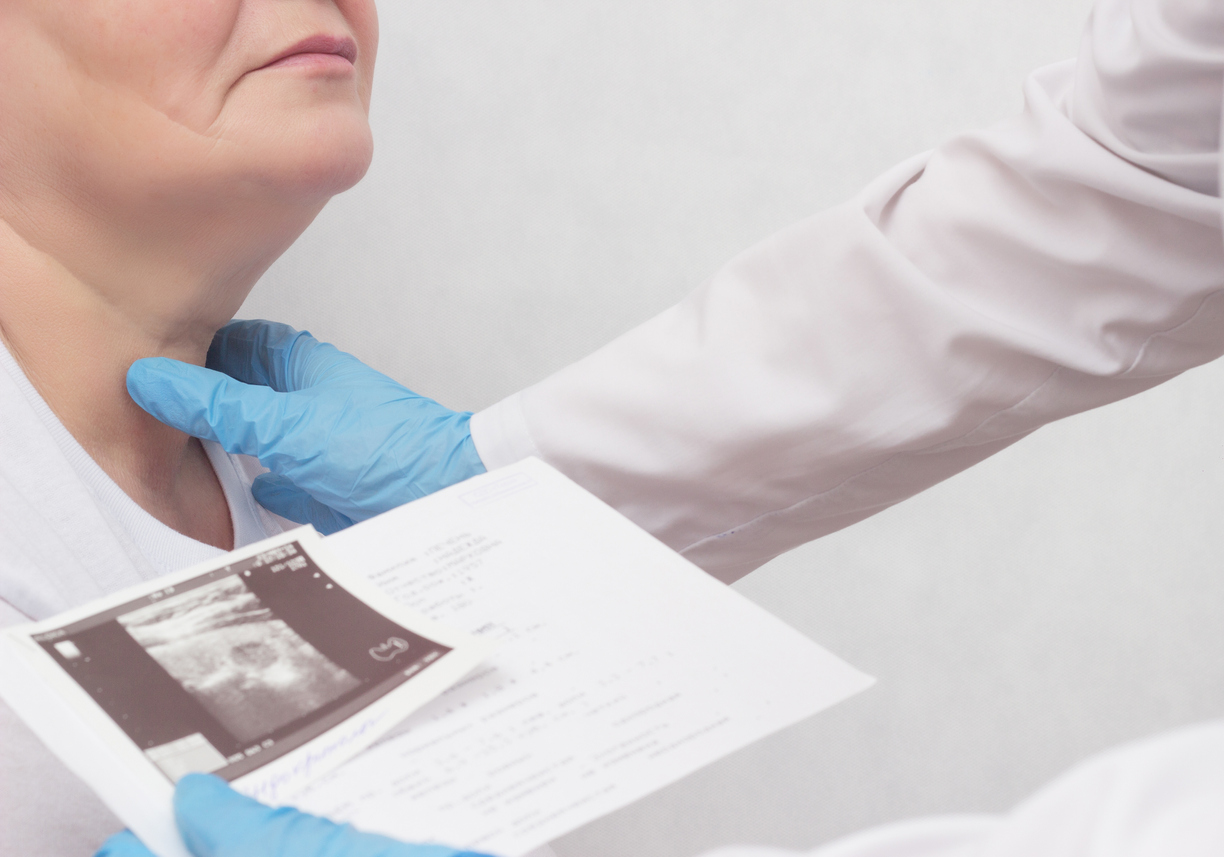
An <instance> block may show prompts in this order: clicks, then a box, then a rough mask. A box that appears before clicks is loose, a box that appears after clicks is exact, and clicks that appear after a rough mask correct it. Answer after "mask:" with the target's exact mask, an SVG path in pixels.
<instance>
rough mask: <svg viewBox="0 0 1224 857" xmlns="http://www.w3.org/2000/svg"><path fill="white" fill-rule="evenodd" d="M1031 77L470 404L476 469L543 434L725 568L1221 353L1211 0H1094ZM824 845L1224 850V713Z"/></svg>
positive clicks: (544, 442)
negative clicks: (1018, 97) (901, 157)
mask: <svg viewBox="0 0 1224 857" xmlns="http://www.w3.org/2000/svg"><path fill="white" fill-rule="evenodd" d="M1025 98H1026V107H1025V109H1024V111H1023V112H1022V113H1021V114H1020V115H1018V116H1016V117H1015V118H1013V119H1011V120H1008V121H1006V122H1003V123H1001V124H999V125H996V126H994V127H992V128H989V129H987V130H985V131H980V132H974V133H968V134H964V135H962V136H959V137H957V138H955V139H953V140H951V141H950V142H948V143H947V144H945V145H943V146H941V147H939V148H938V149H936V150H935V151H933V152H930V153H927V154H924V155H921V156H918V157H915V158H913V159H912V160H910V161H907V162H906V163H903V164H901V165H899V166H897V167H896V168H894V169H893V170H891V171H890V172H888V173H886V174H885V175H883V176H881V177H880V178H879V179H877V180H876V181H875V182H874V183H872V184H871V185H870V186H869V187H868V188H866V189H865V190H864V191H863V192H862V193H861V194H859V195H858V196H857V197H856V198H854V199H853V200H851V201H850V202H848V203H846V204H845V205H842V206H840V207H837V208H834V209H832V210H830V211H827V212H824V213H822V214H818V215H816V216H814V217H812V218H810V219H808V220H806V221H804V222H802V223H799V224H797V225H795V226H793V227H792V228H790V229H788V230H785V231H783V232H781V233H779V234H778V235H775V236H773V237H772V238H769V239H768V240H766V241H764V242H762V243H760V244H758V245H757V246H755V247H753V248H751V249H749V250H748V251H746V252H745V253H743V254H741V255H740V256H738V257H737V258H735V259H733V260H732V261H731V262H730V263H728V264H727V265H726V266H725V267H724V268H723V269H722V270H721V271H719V272H718V273H717V274H716V275H715V276H714V277H713V279H711V280H710V281H709V282H708V283H706V284H705V285H703V286H702V287H701V288H699V289H697V290H696V291H695V292H694V293H693V294H691V295H690V296H689V297H688V298H687V299H685V300H684V301H683V302H682V303H680V304H679V305H678V306H676V307H673V308H672V309H671V310H669V311H667V312H665V313H663V314H662V315H660V316H658V317H657V318H655V319H653V320H651V321H649V322H647V323H646V324H644V325H642V326H641V327H639V328H637V329H636V330H633V331H631V332H630V333H628V334H626V335H625V336H623V337H621V338H620V339H618V340H616V341H614V342H612V343H611V344H610V345H608V346H606V347H605V348H603V349H602V350H600V351H598V352H596V353H595V354H593V355H592V356H590V357H588V358H587V359H585V360H583V361H580V362H579V363H577V364H575V365H573V366H571V367H569V368H567V369H565V370H563V371H561V372H559V373H557V374H556V375H554V376H553V377H551V378H548V379H546V380H545V381H543V382H542V383H540V384H537V385H536V386H534V387H531V388H529V389H527V390H525V391H523V392H521V393H519V394H517V395H515V396H512V397H511V398H509V399H507V400H505V401H503V402H501V403H499V404H497V405H495V406H494V407H492V408H490V409H488V410H486V411H483V412H481V413H479V414H477V415H476V416H475V417H474V418H473V420H472V434H473V438H474V440H475V442H476V446H477V449H478V450H479V452H480V455H481V457H482V458H483V459H484V461H485V463H486V464H487V465H488V466H489V467H490V468H493V467H497V466H499V465H502V464H506V463H510V462H512V461H515V460H518V459H520V458H522V457H525V456H527V455H537V456H539V457H541V458H543V459H544V460H546V461H548V462H550V463H552V464H553V465H554V466H556V467H558V468H559V469H561V470H562V471H563V472H565V473H566V474H568V475H569V476H570V477H571V478H573V479H574V480H575V481H577V482H579V483H580V484H582V485H584V486H585V487H586V488H588V489H590V490H591V491H593V492H594V493H595V494H597V495H598V496H600V497H602V498H603V499H604V500H606V501H607V502H609V503H610V504H612V505H613V506H615V507H617V508H618V509H620V510H621V511H622V512H623V513H624V514H626V515H627V516H629V517H630V518H632V519H633V520H635V521H636V522H638V523H639V524H641V525H642V526H643V527H645V528H646V529H647V530H649V531H650V532H652V533H654V534H655V535H656V536H658V537H659V538H660V539H662V540H663V541H664V542H666V543H667V544H669V545H671V546H672V547H673V548H675V549H676V550H678V551H680V552H681V553H683V554H684V555H685V556H686V557H688V558H689V559H691V560H692V561H693V562H695V563H696V564H697V565H699V566H701V567H703V568H705V569H706V570H707V571H709V572H710V573H711V574H713V575H714V576H716V577H718V578H720V579H722V580H725V581H728V582H730V581H733V580H735V579H737V578H739V577H741V576H743V575H744V574H747V573H748V572H749V571H751V570H753V569H754V568H756V567H758V566H760V565H761V564H763V563H764V562H766V561H767V560H769V559H771V558H772V557H774V556H777V555H778V554H780V553H782V552H784V551H786V550H788V549H790V548H792V547H795V546H796V545H799V544H801V543H803V542H806V541H810V540H812V539H814V538H817V537H819V536H822V535H825V534H827V533H830V532H833V531H835V530H837V529H840V528H842V527H845V526H847V525H849V524H852V523H854V522H856V521H859V520H861V519H863V518H865V517H867V516H869V515H872V514H874V513H876V512H878V511H880V510H882V509H884V508H887V507H888V506H890V505H892V504H894V503H897V502H899V501H901V500H903V499H905V498H907V497H910V496H912V495H913V494H915V493H917V492H919V491H921V490H923V489H925V488H927V487H929V486H931V485H933V484H935V483H936V482H939V481H941V480H943V479H946V478H948V477H949V476H952V475H953V474H955V473H957V472H959V471H960V470H963V469H964V468H966V467H969V466H971V465H973V464H975V463H977V462H979V461H981V460H982V459H984V458H986V457H987V456H989V455H991V454H993V453H995V452H997V451H999V450H1001V449H1003V448H1004V447H1006V446H1008V445H1009V444H1012V443H1014V442H1016V441H1017V440H1020V439H1021V438H1023V437H1024V436H1025V435H1027V434H1029V433H1030V432H1032V431H1034V430H1035V429H1037V428H1039V427H1040V426H1042V425H1044V424H1045V423H1048V422H1051V421H1053V420H1057V419H1059V418H1062V417H1065V416H1069V415H1071V414H1074V413H1077V412H1079V411H1083V410H1087V409H1089V408H1094V407H1098V406H1100V405H1103V404H1106V403H1108V402H1112V401H1115V400H1117V399H1121V398H1124V397H1126V396H1130V395H1133V394H1135V393H1138V392H1141V391H1143V390H1145V389H1148V388H1149V387H1152V386H1154V385H1156V384H1159V383H1161V382H1162V381H1165V380H1168V379H1169V378H1172V377H1174V376H1176V375H1178V374H1179V373H1181V372H1184V371H1185V370H1187V369H1189V368H1192V367H1194V366H1197V365H1200V364H1202V363H1205V362H1207V361H1210V360H1214V359H1215V358H1217V357H1219V356H1220V355H1221V354H1224V240H1222V236H1221V200H1220V138H1221V135H1220V126H1221V103H1222V98H1224V0H1099V2H1098V3H1097V5H1096V9H1095V11H1094V13H1093V16H1092V18H1091V20H1090V22H1089V24H1088V26H1087V29H1086V31H1085V34H1084V38H1083V42H1082V45H1081V49H1080V53H1079V57H1078V58H1077V59H1076V60H1074V61H1068V62H1065V63H1060V64H1057V65H1054V66H1050V67H1047V68H1044V69H1041V70H1039V71H1037V72H1035V73H1034V74H1033V75H1032V76H1031V77H1030V79H1029V80H1028V82H1027V84H1026V86H1025ZM1221 656H1222V657H1224V654H1222V655H1221ZM736 853H747V852H736ZM751 853H766V852H759V851H752V852H751ZM820 853H821V855H822V857H824V855H827V857H834V855H836V857H851V855H853V857H885V855H887V857H918V855H924V857H925V855H952V854H956V855H966V857H967V855H991V857H1020V855H1024V857H1062V855H1067V856H1068V857H1070V855H1076V856H1077V857H1080V855H1082V857H1088V855H1092V857H1097V855H1128V857H1129V855H1134V857H1138V855H1144V857H1148V855H1153V857H1154V855H1168V857H1198V855H1204V857H1205V855H1208V854H1210V855H1213V857H1220V856H1221V855H1224V723H1220V724H1208V725H1207V726H1204V727H1200V728H1197V729H1194V730H1190V731H1187V732H1184V733H1179V734H1177V735H1174V736H1168V737H1165V738H1161V739H1157V740H1156V742H1155V743H1148V744H1144V745H1140V746H1138V747H1134V748H1129V749H1123V750H1120V751H1115V752H1114V753H1113V754H1110V755H1107V756H1105V757H1102V758H1101V759H1099V760H1096V761H1094V762H1090V763H1089V764H1088V766H1087V767H1086V768H1082V769H1080V770H1078V771H1075V772H1072V774H1069V775H1068V777H1066V778H1064V779H1063V780H1062V781H1060V782H1058V783H1056V784H1054V785H1053V786H1051V787H1050V788H1049V789H1048V790H1046V791H1045V792H1043V793H1041V794H1039V795H1038V796H1037V797H1036V798H1034V799H1033V800H1032V801H1030V802H1028V803H1027V804H1025V805H1023V806H1022V807H1020V808H1019V809H1017V810H1016V811H1015V812H1014V813H1013V814H1011V815H1010V816H1007V817H1005V818H959V819H942V820H931V821H927V822H920V823H916V824H914V825H908V826H903V827H902V828H895V829H892V830H884V831H880V832H877V833H872V834H866V835H864V837H862V838H860V839H858V840H855V841H847V842H845V843H843V844H841V845H836V846H830V847H829V849H828V850H822V851H821V852H820Z"/></svg>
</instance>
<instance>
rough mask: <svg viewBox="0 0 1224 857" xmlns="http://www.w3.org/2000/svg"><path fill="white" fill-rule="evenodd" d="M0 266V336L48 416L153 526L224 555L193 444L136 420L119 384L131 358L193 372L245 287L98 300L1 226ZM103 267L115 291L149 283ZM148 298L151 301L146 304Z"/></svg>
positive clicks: (170, 289)
mask: <svg viewBox="0 0 1224 857" xmlns="http://www.w3.org/2000/svg"><path fill="white" fill-rule="evenodd" d="M0 259H3V260H4V262H3V265H0V337H2V338H3V340H4V343H5V345H6V346H7V347H8V349H9V351H10V352H11V353H12V355H13V357H14V358H15V359H16V361H17V363H18V364H19V365H20V366H21V368H22V369H23V371H24V372H25V374H26V376H27V377H28V378H29V380H30V382H31V384H32V385H33V386H34V388H35V389H36V390H37V391H38V392H39V394H40V395H41V396H42V397H43V399H44V400H45V401H46V402H47V404H48V405H49V406H50V408H51V410H52V411H53V412H54V413H55V415H56V416H57V417H58V418H59V419H60V421H61V422H62V423H63V424H64V426H65V427H66V428H67V429H68V431H69V432H70V433H71V434H72V435H73V437H74V438H76V440H77V441H78V442H79V443H80V444H81V446H82V447H84V449H85V451H86V452H87V453H89V455H90V456H91V457H92V458H93V459H94V461H95V462H97V463H98V465H99V466H100V467H101V468H102V470H103V471H104V472H105V473H106V474H107V475H108V476H110V477H111V478H112V479H113V480H114V481H115V482H116V484H118V485H119V487H120V488H121V489H122V490H123V491H124V492H125V493H126V494H127V495H128V496H129V497H131V498H132V499H133V500H134V501H135V502H136V503H137V504H138V505H140V507H141V508H143V509H144V510H145V511H147V512H148V513H149V514H151V515H152V516H153V517H154V518H156V519H157V520H159V521H161V522H162V523H163V524H165V525H167V526H168V527H171V528H172V529H174V530H176V531H178V532H180V533H182V534H184V535H186V536H189V537H191V538H193V539H196V540H197V541H201V542H204V543H206V544H210V545H213V546H214V547H218V548H221V549H224V550H230V549H232V548H233V546H234V534H233V527H232V523H231V518H230V511H229V507H228V504H227V503H226V500H225V495H224V493H223V491H222V489H221V484H220V482H219V481H218V480H217V476H216V474H215V472H214V471H213V469H212V466H211V464H210V462H209V461H208V458H207V455H206V453H205V451H204V448H203V446H202V444H201V443H200V442H199V441H198V440H196V439H194V438H191V437H189V436H187V435H185V434H182V433H181V432H178V431H175V430H173V429H170V428H168V427H167V426H165V425H162V424H161V423H159V422H158V421H157V420H155V419H153V418H152V417H151V416H149V415H148V414H147V413H145V412H144V411H143V410H141V409H140V408H139V407H138V406H137V405H136V404H135V403H134V402H133V401H132V400H131V398H130V397H129V396H128V394H127V388H126V382H125V379H126V374H127V369H128V367H129V366H130V365H131V364H132V362H133V361H135V360H137V359H139V358H141V357H151V356H165V357H173V358H175V359H178V360H183V361H187V362H191V363H195V364H197V365H203V363H204V358H205V355H206V354H207V351H208V346H209V343H210V342H211V340H212V335H213V333H214V332H215V331H216V329H217V328H219V327H220V326H221V325H222V324H224V323H225V322H226V321H228V319H229V318H230V316H231V315H232V314H233V312H234V311H236V310H237V307H238V306H239V305H240V304H241V302H242V300H243V298H245V296H246V293H247V292H248V291H249V289H250V286H251V284H252V283H253V282H254V277H251V278H249V282H246V281H245V280H246V279H248V278H241V279H239V280H238V281H237V282H235V281H232V280H231V282H229V283H220V284H213V283H207V282H204V281H206V280H207V277H206V276H201V275H200V274H195V275H194V280H195V282H188V283H186V284H185V285H186V287H182V285H183V284H179V283H174V282H172V281H170V280H167V281H163V282H161V283H159V284H158V285H159V288H158V289H156V291H150V290H145V289H142V288H139V287H134V288H131V289H129V290H126V291H119V292H115V291H111V292H110V293H107V292H105V291H102V290H99V289H97V288H94V287H92V286H90V285H89V284H87V283H85V282H83V281H81V280H80V279H79V278H77V277H76V276H74V275H73V273H72V272H70V271H69V270H68V269H67V268H65V267H64V266H63V265H61V264H60V263H59V262H58V261H57V260H56V259H54V258H53V257H52V256H50V255H49V254H47V253H44V252H42V251H40V250H38V249H37V248H35V247H33V246H32V245H31V244H30V243H28V242H27V241H26V240H24V239H23V237H22V236H21V235H19V234H18V233H17V231H15V230H14V229H13V228H12V227H11V226H10V225H9V224H8V223H6V222H5V221H4V220H0ZM114 261H115V262H116V266H115V267H116V269H117V270H116V271H115V273H117V274H118V275H119V276H118V277H117V279H119V280H122V279H123V271H122V270H119V269H121V268H123V267H128V268H129V269H131V270H134V271H135V270H139V269H140V268H141V267H145V268H146V272H145V275H146V276H147V275H148V274H147V270H148V266H141V265H127V266H125V265H123V263H122V262H121V261H119V260H114ZM154 267H156V266H154ZM178 273H179V278H180V279H182V280H191V279H193V276H192V275H189V274H186V273H184V272H178ZM133 276H139V275H138V274H134V275H133ZM255 276H258V275H257V274H255ZM149 294H156V295H157V296H158V299H157V300H156V301H152V302H151V301H149V300H147V295H149ZM150 304H153V305H150Z"/></svg>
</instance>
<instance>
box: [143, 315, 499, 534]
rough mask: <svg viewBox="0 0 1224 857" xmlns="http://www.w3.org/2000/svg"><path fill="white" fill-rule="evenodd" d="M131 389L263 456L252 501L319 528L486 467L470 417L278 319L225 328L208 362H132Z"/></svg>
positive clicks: (169, 417)
mask: <svg viewBox="0 0 1224 857" xmlns="http://www.w3.org/2000/svg"><path fill="white" fill-rule="evenodd" d="M127 387H128V392H129V393H130V394H131V396H132V398H133V399H134V400H135V401H136V403H137V404H138V405H140V407H142V408H144V409H145V410H146V411H148V412H149V413H150V414H152V415H153V416H155V417H157V419H159V420H161V421H162V422H163V423H166V424H167V425H170V426H173V427H174V428H177V429H179V430H181V431H184V432H186V433H187V434H190V435H194V436H196V437H199V438H204V439H205V440H213V441H216V442H217V443H219V444H221V446H222V447H223V448H224V449H225V450H226V451H228V452H233V453H240V454H244V455H253V456H255V457H256V458H258V459H259V460H260V462H261V463H262V464H263V465H264V466H265V467H267V468H268V469H269V470H271V471H272V472H271V473H268V474H264V475H263V476H260V477H259V478H258V479H256V480H255V484H254V486H253V492H254V494H255V499H256V500H258V501H259V502H260V503H262V504H263V505H264V506H265V507H266V508H268V509H270V510H271V511H273V512H275V513H276V514H278V515H281V516H282V517H285V518H288V519H290V520H292V521H297V522H298V523H301V524H305V523H311V524H314V526H315V529H317V530H319V531H320V532H321V533H323V534H325V535H330V534H331V533H334V532H336V531H337V530H341V529H344V528H345V527H347V526H349V525H350V524H352V523H354V522H355V521H361V520H365V519H366V518H371V517H373V516H374V515H377V514H379V513H380V512H385V511H387V510H388V509H393V508H395V507H396V506H400V505H403V504H404V503H407V502H409V501H410V500H415V499H417V498H419V497H424V496H425V495H426V494H431V493H433V492H434V491H437V490H438V489H440V488H445V487H446V486H448V485H453V484H454V483H456V482H462V481H463V480H464V479H467V478H469V477H472V476H476V475H478V474H481V473H484V472H485V467H484V464H483V462H481V460H480V456H479V455H478V454H477V452H476V447H475V445H474V444H473V443H472V435H471V432H470V430H469V429H468V421H469V420H470V419H471V416H472V415H471V414H470V413H458V412H456V411H452V410H449V409H448V408H445V407H443V406H442V405H439V404H438V403H437V402H435V401H433V400H432V399H427V398H425V397H424V396H418V395H417V394H416V393H414V392H412V391H411V390H409V389H407V388H405V387H403V386H401V385H400V384H398V383H396V382H395V381H392V380H391V379H390V378H388V377H387V376H386V375H383V374H381V373H379V372H375V371H374V370H373V369H371V368H370V367H369V366H366V365H365V364H364V363H362V362H361V361H360V360H358V359H357V358H356V357H353V356H352V355H351V354H345V353H344V352H343V351H339V350H337V349H336V348H334V347H333V346H331V345H327V344H326V343H322V342H319V341H318V340H316V339H315V338H314V337H313V336H311V335H310V334H309V333H306V332H304V331H302V332H299V331H296V330H294V329H293V328H291V327H288V326H287V325H283V324H275V323H273V322H267V321H236V322H232V323H230V324H228V325H226V326H225V327H224V328H222V330H221V331H220V332H219V333H218V334H217V336H216V338H215V339H214V340H213V343H212V347H211V348H210V349H209V351H208V361H207V368H201V367H199V366H192V365H190V364H188V363H181V362H179V361H177V360H171V359H169V358H166V357H152V358H148V359H145V360H137V361H136V362H135V363H133V364H132V366H131V368H130V369H129V370H128V375H127Z"/></svg>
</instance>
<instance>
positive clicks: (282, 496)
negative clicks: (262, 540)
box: [251, 473, 353, 536]
mask: <svg viewBox="0 0 1224 857" xmlns="http://www.w3.org/2000/svg"><path fill="white" fill-rule="evenodd" d="M251 493H252V494H254V495H255V499H256V500H258V501H259V505H261V506H263V507H264V508H265V509H267V510H268V511H269V512H272V513H273V514H276V515H280V516H281V517H282V518H288V519H289V520H291V521H296V522H297V523H299V524H314V528H315V529H316V530H318V531H319V532H320V533H322V534H323V535H325V536H330V535H331V534H332V533H338V532H340V531H341V530H343V529H346V528H347V527H351V526H352V525H353V519H352V518H349V517H348V516H347V515H342V514H340V513H339V512H337V511H336V510H335V509H333V508H331V507H330V506H325V505H324V504H322V503H320V502H319V501H318V500H316V499H315V498H314V497H311V496H310V495H309V494H307V493H306V492H305V491H303V490H302V489H301V488H299V487H297V486H296V485H294V484H293V481H292V480H291V479H289V478H288V477H285V476H280V475H278V474H275V473H264V474H263V475H261V476H257V477H255V482H254V483H253V484H252V485H251Z"/></svg>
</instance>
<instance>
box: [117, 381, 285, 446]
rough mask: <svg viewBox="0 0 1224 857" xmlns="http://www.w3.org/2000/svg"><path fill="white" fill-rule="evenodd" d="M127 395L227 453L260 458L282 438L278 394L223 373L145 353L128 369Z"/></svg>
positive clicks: (150, 410) (175, 425)
mask: <svg viewBox="0 0 1224 857" xmlns="http://www.w3.org/2000/svg"><path fill="white" fill-rule="evenodd" d="M127 389H128V395H130V396H131V397H132V400H133V401H134V402H136V404H138V405H140V407H142V408H144V410H146V411H148V412H149V413H150V414H152V415H153V416H154V417H156V418H157V419H158V420H160V421H161V422H163V423H165V424H166V425H168V426H171V427H172V428H176V429H178V430H179V431H182V432H186V433H187V434H189V435H192V436H194V437H198V438H202V439H204V440H212V441H216V442H217V443H219V444H221V446H222V447H224V448H225V450H226V452H233V453H238V454H241V455H253V456H255V457H256V458H262V457H263V456H264V455H266V454H267V453H269V452H271V451H273V450H274V449H275V447H276V445H277V444H278V443H279V441H280V440H281V437H282V434H283V432H282V425H283V419H282V417H283V413H284V409H283V404H282V400H281V398H280V397H281V396H283V394H281V393H276V392H275V391H273V390H271V389H269V388H267V387H263V386H258V385H253V384H243V383H242V382H241V381H235V380H234V379H233V378H230V377H229V376H228V375H225V374H222V373H221V372H215V371H213V370H212V369H205V368H203V367H200V366H193V365H191V364H190V363H183V362H181V361H178V360H171V359H170V358H168V357H147V358H145V359H143V360H137V361H136V362H135V363H133V364H132V365H131V367H129V369H128V373H127Z"/></svg>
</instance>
